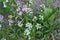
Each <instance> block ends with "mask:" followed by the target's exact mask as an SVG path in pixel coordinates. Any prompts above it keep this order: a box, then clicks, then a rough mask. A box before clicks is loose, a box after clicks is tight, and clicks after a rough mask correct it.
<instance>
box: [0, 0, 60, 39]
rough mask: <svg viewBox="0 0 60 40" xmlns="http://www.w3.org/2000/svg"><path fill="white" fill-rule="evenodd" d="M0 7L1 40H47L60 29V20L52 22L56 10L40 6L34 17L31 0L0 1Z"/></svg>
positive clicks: (43, 5)
mask: <svg viewBox="0 0 60 40" xmlns="http://www.w3.org/2000/svg"><path fill="white" fill-rule="evenodd" d="M0 5H1V6H0V39H1V40H49V39H50V36H52V35H53V30H54V29H56V28H59V27H60V25H59V24H60V19H57V20H56V21H55V20H54V16H55V14H56V12H57V11H58V8H50V5H49V6H46V5H45V4H41V5H40V8H39V9H38V11H37V15H36V16H35V15H34V12H33V11H34V10H33V7H32V5H33V2H32V1H31V0H29V1H22V0H0ZM52 39H54V37H53V36H52Z"/></svg>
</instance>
